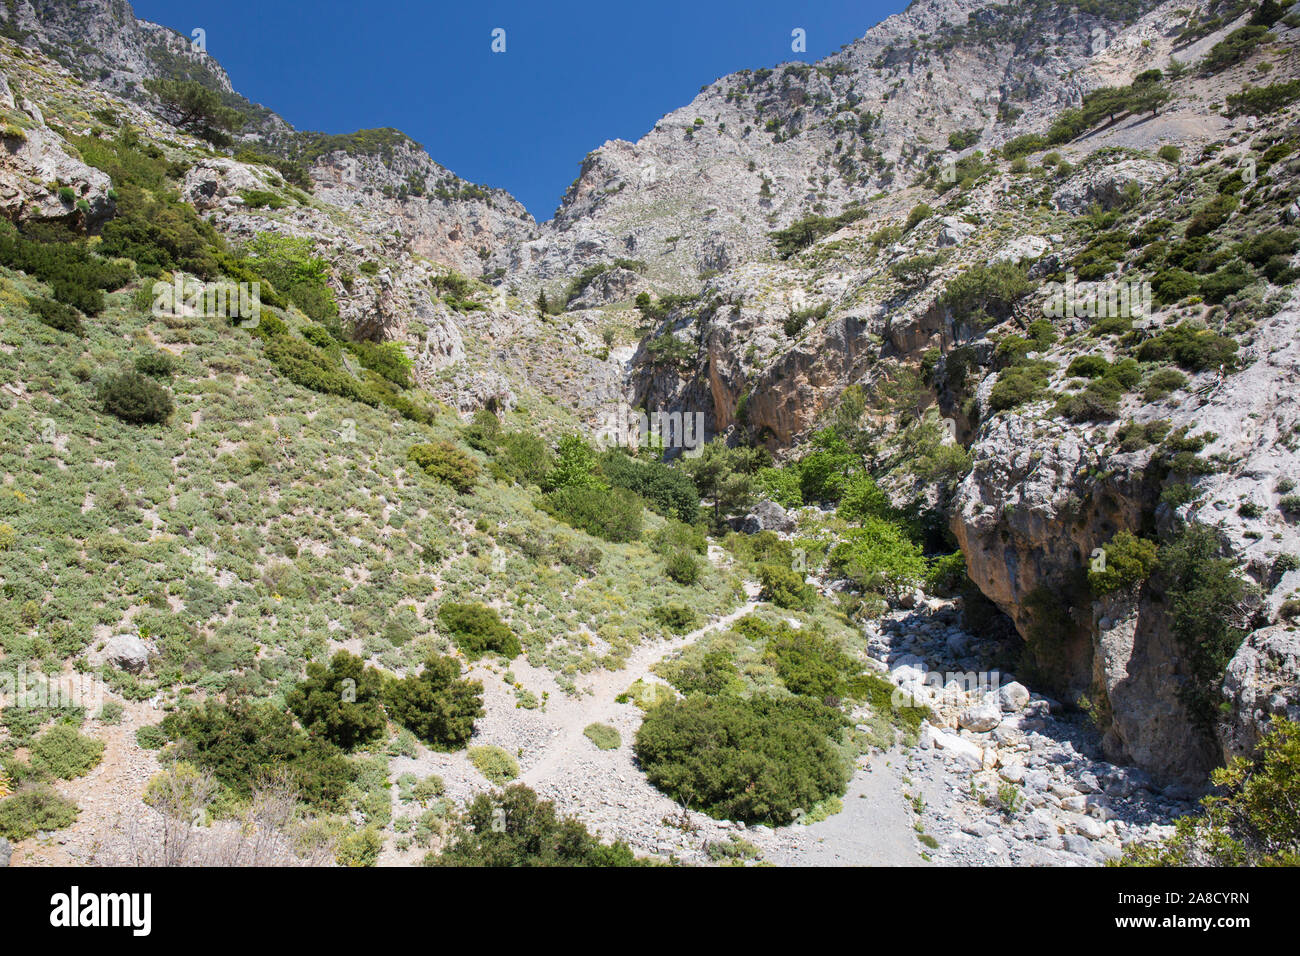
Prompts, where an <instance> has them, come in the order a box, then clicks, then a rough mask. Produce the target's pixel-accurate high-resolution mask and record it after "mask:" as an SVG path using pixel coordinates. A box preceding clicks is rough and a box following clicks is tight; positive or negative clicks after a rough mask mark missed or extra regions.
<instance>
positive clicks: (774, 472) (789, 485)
mask: <svg viewBox="0 0 1300 956" xmlns="http://www.w3.org/2000/svg"><path fill="white" fill-rule="evenodd" d="M754 489H755V490H756V491H758V492H760V493H761V494H763V495H764V496H765V497H767V498H770V499H771V500H772V501H775V502H776V503H777V504H779V505H781V506H782V507H784V508H798V507H799V506H800V505H802V504H803V491H802V490H801V488H800V475H799V470H798V469H797V468H760V469H759V470H758V471H757V472H755V473H754Z"/></svg>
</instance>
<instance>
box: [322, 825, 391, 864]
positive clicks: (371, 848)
mask: <svg viewBox="0 0 1300 956" xmlns="http://www.w3.org/2000/svg"><path fill="white" fill-rule="evenodd" d="M383 848H384V837H383V834H381V833H380V832H379V830H378V829H377V828H376V827H375V826H374V825H370V826H365V827H361V828H359V829H356V830H350V831H348V833H346V834H345V835H344V836H343V838H342V839H340V840H339V841H338V843H337V844H335V847H334V861H335V862H336V863H338V865H339V866H374V865H375V864H376V863H378V862H379V854H380V851H382V850H383Z"/></svg>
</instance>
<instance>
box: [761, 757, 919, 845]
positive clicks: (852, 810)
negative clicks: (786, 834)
mask: <svg viewBox="0 0 1300 956" xmlns="http://www.w3.org/2000/svg"><path fill="white" fill-rule="evenodd" d="M904 759H905V758H904V755H903V754H901V753H900V752H899V751H897V750H894V751H890V752H889V753H885V754H875V755H874V756H872V758H871V761H870V763H869V764H868V765H867V766H866V767H865V768H862V767H861V766H859V769H858V770H857V771H856V772H855V773H854V774H853V779H852V780H850V781H849V788H848V791H847V792H846V793H845V794H844V809H843V810H841V811H840V812H839V813H837V814H834V815H833V816H830V817H827V818H826V819H825V820H822V821H821V822H820V823H811V824H808V825H807V826H803V827H791V828H790V833H791V835H792V836H793V837H794V844H795V845H794V846H792V847H789V848H784V847H783V848H781V849H778V850H774V851H772V852H771V853H769V854H768V857H767V858H768V861H769V862H771V863H775V864H776V865H777V866H925V865H926V863H925V861H924V860H923V859H922V858H921V854H920V852H919V851H918V848H917V841H916V836H915V833H914V831H913V828H912V821H913V819H914V817H913V815H912V810H911V808H910V807H909V806H908V804H907V801H906V800H905V799H904V797H903V781H902V770H901V765H902V761H903V760H904Z"/></svg>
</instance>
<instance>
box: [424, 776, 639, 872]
mask: <svg viewBox="0 0 1300 956" xmlns="http://www.w3.org/2000/svg"><path fill="white" fill-rule="evenodd" d="M635 862H637V861H636V860H635V858H634V857H633V856H632V851H631V850H629V849H628V848H627V846H626V845H625V844H623V843H615V844H613V845H606V844H603V843H601V842H600V840H599V839H598V838H597V837H596V835H594V834H592V833H590V832H588V830H587V828H586V827H585V826H583V825H582V823H580V822H579V821H578V820H576V819H573V818H571V817H566V818H563V819H561V818H559V817H557V816H556V813H555V805H554V804H553V803H551V802H550V801H549V800H539V799H537V794H536V793H534V792H533V791H532V790H531V789H529V788H528V787H525V786H523V785H522V784H513V785H511V786H509V787H507V788H506V789H505V791H504V792H503V793H493V794H487V793H480V794H478V795H477V796H476V797H475V798H474V800H473V801H472V802H471V803H470V804H469V806H468V807H466V808H465V813H464V815H463V816H462V817H461V819H460V820H459V821H457V823H456V825H455V827H454V828H453V829H452V832H451V834H450V836H449V838H448V843H447V848H446V849H445V850H443V851H442V853H441V854H439V855H435V854H432V853H430V854H429V855H428V856H426V857H425V858H424V865H425V866H491V867H507V866H511V867H513V866H631V865H633V864H634V863H635Z"/></svg>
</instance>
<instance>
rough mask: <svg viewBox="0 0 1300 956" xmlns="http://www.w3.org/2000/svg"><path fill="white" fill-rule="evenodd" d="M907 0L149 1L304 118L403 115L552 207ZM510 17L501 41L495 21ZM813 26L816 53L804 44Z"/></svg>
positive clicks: (544, 214)
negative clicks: (705, 91)
mask: <svg viewBox="0 0 1300 956" xmlns="http://www.w3.org/2000/svg"><path fill="white" fill-rule="evenodd" d="M906 5H907V0H857V2H852V0H797V2H796V0H707V2H701V0H695V2H690V0H666V2H665V0H657V2H654V3H638V2H631V3H628V2H626V0H621V2H620V0H606V2H596V0H582V2H579V0H556V2H547V0H533V2H499V0H462V2H457V3H443V2H438V3H418V2H410V0H408V2H405V3H403V2H397V0H368V2H363V3H358V2H356V0H347V2H344V0H314V2H298V3H292V4H290V3H276V2H274V0H204V2H199V0H135V2H134V7H135V11H136V15H137V16H140V17H143V18H145V19H148V20H153V21H155V22H157V23H162V24H164V25H166V26H169V27H171V28H173V29H175V30H177V31H179V32H181V33H183V34H185V35H187V36H188V35H190V33H191V30H192V29H193V28H195V27H202V28H203V29H204V30H205V31H206V34H207V48H208V52H209V53H211V54H212V55H213V56H215V57H216V58H217V59H218V60H219V61H220V62H221V64H222V65H223V66H224V67H225V68H226V70H227V71H228V72H229V73H230V76H231V80H232V82H233V83H234V85H235V88H236V89H237V90H238V91H239V92H241V93H243V94H244V95H245V96H247V97H248V98H249V99H251V100H253V101H254V102H258V103H262V104H264V105H265V106H268V107H270V108H271V109H273V110H275V111H276V112H277V113H279V114H280V115H282V116H283V117H285V119H287V120H288V121H289V122H290V123H292V124H293V125H294V126H296V127H298V128H299V129H316V130H324V131H325V132H330V133H345V132H351V131H352V130H354V129H360V128H365V127H375V126H393V127H396V128H398V129H400V130H402V131H403V132H405V133H407V134H408V135H409V136H411V137H412V138H413V139H415V140H416V141H417V142H419V143H420V144H421V145H423V146H424V148H425V149H426V150H427V151H428V152H429V155H430V156H432V157H433V158H434V159H435V160H437V161H438V162H440V163H442V164H443V165H444V166H446V167H448V168H449V169H451V170H452V171H453V172H455V173H457V174H459V175H460V176H463V177H464V178H466V179H469V180H471V181H473V182H478V183H484V184H486V185H489V186H500V187H503V188H505V189H508V190H509V191H510V192H511V193H513V194H514V195H515V196H516V197H517V198H518V199H519V200H520V201H521V202H523V203H524V205H525V206H527V207H528V210H529V212H531V213H532V214H533V215H534V216H535V217H536V218H537V219H538V220H544V219H549V218H550V216H551V214H552V213H553V212H554V211H555V207H556V205H557V204H558V203H559V200H560V197H561V195H563V193H564V190H565V189H566V188H567V187H568V185H569V183H571V182H572V181H573V180H574V179H575V178H576V177H577V174H578V167H579V164H580V163H581V162H582V159H583V157H584V156H585V155H586V154H587V153H588V152H590V151H591V150H592V149H595V148H596V147H597V146H599V145H600V144H601V143H603V142H604V141H605V140H607V139H617V138H621V139H627V140H637V139H639V138H640V137H641V136H642V135H644V134H645V132H646V131H647V130H649V129H650V128H651V127H652V126H653V125H654V123H655V121H656V120H658V119H659V117H660V116H662V115H663V114H664V113H667V112H669V111H671V110H673V109H676V108H677V107H679V106H683V105H685V104H686V103H688V102H689V101H690V100H691V99H692V98H693V97H694V96H695V95H696V94H697V93H698V92H699V89H700V87H701V86H703V85H705V84H706V83H710V82H712V81H713V80H715V79H717V78H718V77H720V76H723V75H725V74H727V73H731V72H734V71H736V70H740V69H743V68H746V67H748V68H750V69H757V68H759V67H764V66H774V65H775V64H777V63H782V62H786V61H790V60H804V61H806V62H813V61H815V60H818V59H821V58H822V57H824V56H826V55H827V54H829V53H833V52H835V51H836V50H838V49H839V48H840V47H841V46H842V45H844V44H845V43H848V42H851V41H853V40H856V39H857V38H859V37H860V36H862V34H863V33H865V32H866V31H867V30H868V29H869V28H870V27H871V26H873V25H874V24H876V23H878V22H879V21H880V20H882V19H884V18H885V17H887V16H889V15H890V14H891V13H896V12H898V11H899V10H902V9H903V8H904V7H906ZM498 27H500V28H502V29H504V30H505V31H506V34H505V44H506V50H505V52H504V53H493V52H492V50H491V45H492V31H493V30H494V29H495V28H498ZM796 27H798V28H801V29H803V30H804V31H805V32H806V37H807V52H806V53H802V54H799V53H794V52H792V51H791V31H792V30H793V29H795V28H796Z"/></svg>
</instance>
